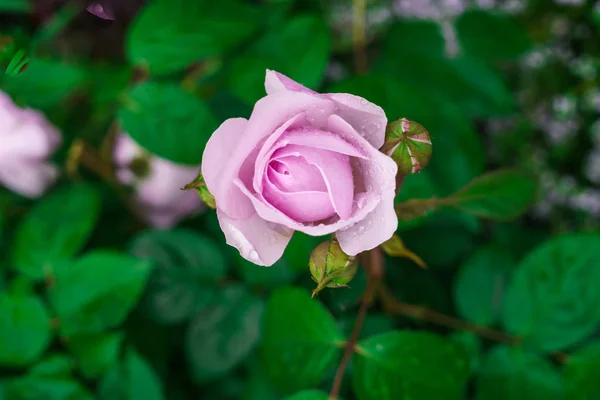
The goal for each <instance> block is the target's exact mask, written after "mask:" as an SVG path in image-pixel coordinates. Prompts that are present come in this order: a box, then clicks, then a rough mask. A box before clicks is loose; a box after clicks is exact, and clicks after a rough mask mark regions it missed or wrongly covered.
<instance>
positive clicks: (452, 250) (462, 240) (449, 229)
mask: <svg viewBox="0 0 600 400" xmlns="http://www.w3.org/2000/svg"><path fill="white" fill-rule="evenodd" d="M480 230H481V226H480V223H479V221H477V220H476V219H473V220H469V219H466V218H464V216H463V215H461V214H459V213H457V212H456V211H454V210H440V211H439V212H436V213H435V214H434V215H431V217H430V218H428V219H427V220H426V221H425V223H423V225H421V226H420V227H418V228H416V229H413V230H410V231H407V232H405V233H403V234H402V235H401V236H402V240H403V241H404V244H405V245H406V247H407V248H409V249H411V251H413V252H414V253H415V254H417V255H418V256H419V257H421V258H422V259H423V261H424V262H425V264H426V265H427V266H428V267H430V268H439V269H441V268H450V267H452V266H453V264H454V263H456V262H459V261H460V260H461V258H462V257H463V256H464V255H465V254H467V253H468V252H469V251H471V250H473V248H474V242H473V238H474V236H475V235H477V234H478V233H479V232H480ZM423 238H427V240H423ZM432 246H435V249H436V251H431V248H432ZM412 267H413V269H415V268H418V267H415V266H414V265H412Z"/></svg>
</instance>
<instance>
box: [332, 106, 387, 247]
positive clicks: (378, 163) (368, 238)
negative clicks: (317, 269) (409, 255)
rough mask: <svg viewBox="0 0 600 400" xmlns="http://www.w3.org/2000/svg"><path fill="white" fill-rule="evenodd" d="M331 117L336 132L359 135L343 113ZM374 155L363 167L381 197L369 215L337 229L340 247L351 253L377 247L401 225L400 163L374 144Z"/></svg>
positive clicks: (372, 151) (369, 185) (333, 129)
mask: <svg viewBox="0 0 600 400" xmlns="http://www.w3.org/2000/svg"><path fill="white" fill-rule="evenodd" d="M329 121H330V124H329V128H330V130H331V131H332V132H338V133H339V134H346V135H349V137H350V136H351V137H356V133H355V132H353V131H354V129H353V128H352V127H351V126H350V125H349V124H348V123H347V122H346V121H344V120H343V119H342V118H340V117H339V116H337V115H332V116H331V117H330V118H329ZM353 133H354V134H353ZM361 139H362V138H361ZM363 140H364V139H363ZM365 148H366V146H365ZM370 156H371V159H370V160H369V161H370V164H371V165H368V164H365V165H364V168H362V169H365V170H366V179H365V180H366V182H365V186H366V187H367V190H368V191H377V192H379V193H380V198H381V201H380V202H379V203H378V204H377V207H376V208H375V209H374V210H373V211H372V212H370V213H369V214H368V215H367V216H366V217H365V218H363V219H361V220H360V221H358V222H357V223H356V224H355V225H353V226H350V227H345V228H342V229H341V230H339V231H338V232H337V233H336V236H337V238H338V240H339V242H340V247H341V248H342V250H344V252H345V253H346V254H348V255H351V256H354V255H356V254H358V253H360V252H363V251H365V250H371V249H373V248H375V247H376V246H378V245H380V244H381V243H383V242H385V241H386V240H388V239H389V238H390V237H392V235H393V234H394V232H395V231H396V229H397V228H398V217H397V216H396V212H395V210H394V197H395V196H396V190H395V189H396V173H397V171H398V166H397V165H396V163H395V162H394V161H393V160H392V159H391V158H390V157H388V156H386V155H385V154H383V153H381V152H379V151H377V150H375V149H373V148H371V151H370ZM361 162H363V161H362V160H361ZM355 179H356V177H355Z"/></svg>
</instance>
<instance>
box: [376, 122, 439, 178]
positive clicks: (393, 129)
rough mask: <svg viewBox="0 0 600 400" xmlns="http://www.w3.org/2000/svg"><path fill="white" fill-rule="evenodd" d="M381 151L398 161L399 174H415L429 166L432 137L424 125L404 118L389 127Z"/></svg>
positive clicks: (391, 123)
mask: <svg viewBox="0 0 600 400" xmlns="http://www.w3.org/2000/svg"><path fill="white" fill-rule="evenodd" d="M381 151H382V152H384V153H385V154H387V155H389V156H390V157H392V159H393V160H394V161H396V163H397V164H398V173H399V174H401V175H404V176H406V175H410V174H414V173H417V172H419V171H421V170H422V169H423V168H425V167H426V166H427V164H429V160H430V159H431V151H432V146H431V137H430V136H429V132H427V130H426V129H425V128H424V127H423V125H421V124H419V123H417V122H414V121H409V120H408V119H406V118H402V119H399V120H397V121H394V122H390V123H389V124H388V125H387V127H386V130H385V143H384V144H383V147H382V148H381Z"/></svg>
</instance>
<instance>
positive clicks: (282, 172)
mask: <svg viewBox="0 0 600 400" xmlns="http://www.w3.org/2000/svg"><path fill="white" fill-rule="evenodd" d="M267 179H268V180H269V181H271V182H272V183H273V184H274V185H275V186H276V187H277V188H278V189H279V190H281V191H283V192H311V191H317V192H324V193H327V185H326V184H325V180H324V179H323V174H322V173H321V171H320V170H319V169H318V168H317V167H315V166H314V165H312V164H309V163H308V162H307V161H306V159H305V158H303V157H283V158H279V159H277V160H272V161H271V163H269V169H268V171H267Z"/></svg>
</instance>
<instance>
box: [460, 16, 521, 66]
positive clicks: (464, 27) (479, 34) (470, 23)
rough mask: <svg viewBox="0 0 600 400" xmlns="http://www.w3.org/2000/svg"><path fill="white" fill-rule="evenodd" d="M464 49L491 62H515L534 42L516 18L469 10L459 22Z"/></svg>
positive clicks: (461, 43) (461, 44) (461, 42)
mask: <svg viewBox="0 0 600 400" xmlns="http://www.w3.org/2000/svg"><path fill="white" fill-rule="evenodd" d="M456 34H457V36H458V41H459V43H460V46H461V48H462V49H463V51H465V52H466V53H468V54H471V55H473V56H475V57H477V58H480V59H482V60H487V61H497V60H513V59H517V58H518V57H520V56H521V55H523V54H525V53H526V52H527V51H528V50H529V48H530V47H531V40H530V38H529V36H528V34H527V32H526V31H525V29H524V28H523V26H522V25H521V24H520V23H519V21H518V20H517V19H515V17H513V16H511V15H508V14H504V13H496V12H490V11H483V10H468V11H466V12H464V13H463V14H461V15H460V16H459V17H458V19H457V20H456Z"/></svg>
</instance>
